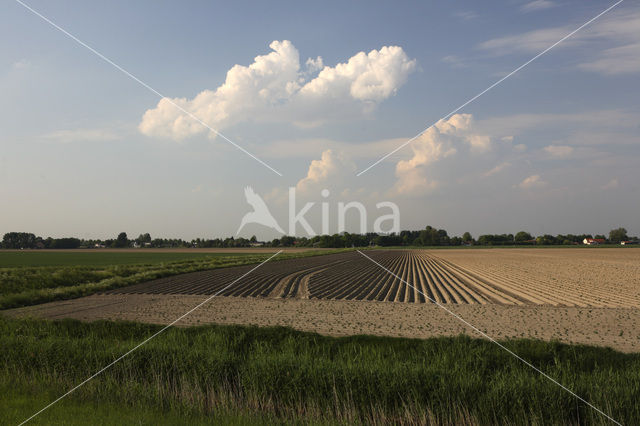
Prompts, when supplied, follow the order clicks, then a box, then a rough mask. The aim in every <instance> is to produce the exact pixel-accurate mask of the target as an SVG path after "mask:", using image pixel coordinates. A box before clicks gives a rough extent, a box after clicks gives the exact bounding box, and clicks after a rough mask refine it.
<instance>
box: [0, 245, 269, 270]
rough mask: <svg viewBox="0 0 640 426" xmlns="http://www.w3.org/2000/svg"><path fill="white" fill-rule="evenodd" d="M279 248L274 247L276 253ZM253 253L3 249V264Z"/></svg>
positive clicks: (123, 262) (161, 260) (94, 263)
mask: <svg viewBox="0 0 640 426" xmlns="http://www.w3.org/2000/svg"><path fill="white" fill-rule="evenodd" d="M276 251H277V250H275V249H274V253H275V252H276ZM252 255H255V254H252V253H238V252H235V253H234V252H233V250H231V251H230V252H229V253H203V252H193V253H185V252H177V253H176V252H157V251H154V252H145V251H136V252H132V251H120V252H118V251H98V250H94V251H89V250H88V251H86V252H78V251H65V250H58V251H29V250H26V251H17V250H16V251H13V250H11V251H10V250H0V268H16V267H21V266H23V267H27V266H107V265H131V264H136V263H144V264H156V263H167V262H178V261H185V260H203V259H208V258H215V257H229V256H252Z"/></svg>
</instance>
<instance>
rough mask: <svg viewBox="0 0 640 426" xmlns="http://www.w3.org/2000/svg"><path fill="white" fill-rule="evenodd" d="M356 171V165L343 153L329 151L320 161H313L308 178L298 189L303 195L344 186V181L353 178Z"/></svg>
mask: <svg viewBox="0 0 640 426" xmlns="http://www.w3.org/2000/svg"><path fill="white" fill-rule="evenodd" d="M355 170H356V167H355V164H354V163H353V162H352V161H351V160H350V159H348V158H346V157H345V156H344V155H343V154H342V153H339V152H334V151H333V150H331V149H327V150H325V151H324V152H323V153H322V155H321V157H320V159H319V160H312V161H311V164H310V165H309V170H308V171H307V176H305V177H304V178H303V179H301V180H300V181H299V182H298V184H297V185H296V189H297V190H299V191H301V192H303V193H308V192H310V191H312V190H316V191H320V190H322V189H325V188H327V189H329V188H330V187H333V186H335V185H338V184H343V183H344V179H345V178H349V177H352V176H353V174H354V172H355Z"/></svg>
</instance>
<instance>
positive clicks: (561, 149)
mask: <svg viewBox="0 0 640 426" xmlns="http://www.w3.org/2000/svg"><path fill="white" fill-rule="evenodd" d="M543 149H544V151H545V152H546V153H547V154H549V155H550V156H551V157H553V158H566V157H568V156H570V155H571V154H572V153H573V147H571V146H567V145H549V146H545V147H544V148H543Z"/></svg>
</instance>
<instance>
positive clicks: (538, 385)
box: [0, 319, 640, 424]
mask: <svg viewBox="0 0 640 426" xmlns="http://www.w3.org/2000/svg"><path fill="white" fill-rule="evenodd" d="M157 330H158V327H157V326H152V325H143V324H136V323H122V322H107V321H99V322H94V323H81V322H77V321H72V320H64V321H59V322H47V321H38V320H10V319H1V320H0V334H1V335H2V340H1V342H2V345H1V346H0V361H1V365H2V367H1V370H0V382H1V383H4V385H5V386H14V387H16V388H20V389H24V388H25V387H26V388H31V389H40V388H46V389H54V390H57V391H58V392H59V393H60V394H62V393H64V392H65V391H66V390H68V389H70V388H71V387H73V386H74V385H76V384H77V383H79V382H81V381H82V380H84V379H85V378H86V377H88V376H89V375H91V374H92V373H93V372H96V371H97V370H99V369H100V368H101V367H103V366H104V365H106V364H108V363H109V362H111V361H112V360H114V359H115V358H116V357H118V356H119V355H121V354H122V353H124V352H126V351H127V350H129V349H130V348H132V347H133V346H135V344H137V343H138V342H140V341H141V340H143V339H144V338H145V337H147V336H150V335H151V334H152V333H153V332H155V331H157ZM504 344H505V345H507V346H508V347H509V348H510V349H512V350H513V351H515V352H516V353H518V354H520V355H521V356H523V357H524V358H525V359H527V360H529V361H530V362H532V363H533V364H534V365H536V366H537V367H539V368H540V369H541V370H542V371H544V372H546V373H547V374H549V375H550V376H551V377H554V378H555V379H557V380H558V381H560V382H561V383H563V384H565V385H566V386H567V387H569V388H570V389H572V390H574V391H575V392H576V393H577V394H579V395H581V396H582V397H584V398H586V399H587V400H588V401H590V402H591V403H593V404H594V405H595V406H597V407H599V408H601V409H603V410H604V411H605V412H607V413H609V414H610V415H611V416H613V418H615V419H616V420H618V421H621V422H622V423H623V424H638V423H639V422H640V406H639V405H638V403H637V401H638V400H639V399H640V355H638V354H622V353H619V352H615V351H613V350H610V349H604V348H596V347H588V346H571V345H565V344H560V343H554V342H551V343H550V342H542V341H535V340H512V341H505V342H504ZM0 398H2V397H1V396H0ZM73 400H75V401H89V402H96V401H99V402H105V403H111V404H125V405H127V406H141V407H142V406H144V407H156V408H157V409H159V410H168V411H171V412H173V413H176V412H177V413H183V414H184V415H207V414H208V413H212V412H218V411H225V412H240V413H246V414H247V415H251V416H263V415H264V416H267V417H268V418H273V419H277V420H279V421H283V422H296V421H300V422H308V421H312V422H315V421H318V422H341V423H346V424H353V423H355V424H357V423H360V424H370V423H373V424H423V423H424V424H426V423H433V424H478V423H479V424H494V423H498V424H608V421H607V420H606V418H605V417H603V416H601V415H600V414H598V413H597V412H596V411H594V410H593V409H591V408H589V407H588V406H586V405H585V404H583V403H580V402H579V401H578V400H576V398H574V397H573V396H571V395H570V394H569V393H567V392H566V391H564V390H562V389H561V388H559V387H558V386H557V385H555V384H553V383H552V382H550V381H549V380H548V379H546V378H544V377H542V376H541V375H540V374H538V373H536V372H535V371H533V370H532V369H530V368H528V367H526V366H524V365H523V364H522V363H521V362H520V361H518V360H516V359H514V358H513V357H512V356H510V355H509V354H507V353H505V352H504V351H503V350H501V349H500V348H498V347H496V346H495V345H493V344H492V343H490V342H487V341H484V340H477V339H471V338H468V337H464V336H460V337H455V338H432V339H427V340H412V339H400V338H384V337H371V336H356V337H345V338H332V337H324V336H320V335H317V334H313V333H304V332H298V331H294V330H292V329H287V328H257V327H241V326H203V327H196V328H188V329H187V328H185V329H170V330H168V331H167V332H165V333H164V334H163V335H161V336H160V337H158V338H156V339H154V340H152V341H150V342H149V343H148V344H146V345H145V346H142V347H141V348H140V349H139V350H138V351H136V352H134V353H133V354H132V355H131V356H130V357H128V358H126V359H124V360H123V361H121V362H120V363H118V364H116V365H115V366H114V367H112V368H111V369H109V370H107V371H106V372H105V373H103V374H102V375H100V376H99V377H97V378H96V379H94V380H93V381H91V382H89V383H88V384H87V385H86V386H84V387H82V388H81V389H79V390H78V391H77V392H76V393H75V394H74V395H73ZM52 410H55V407H54V408H52ZM25 414H30V413H25ZM25 417H26V416H25Z"/></svg>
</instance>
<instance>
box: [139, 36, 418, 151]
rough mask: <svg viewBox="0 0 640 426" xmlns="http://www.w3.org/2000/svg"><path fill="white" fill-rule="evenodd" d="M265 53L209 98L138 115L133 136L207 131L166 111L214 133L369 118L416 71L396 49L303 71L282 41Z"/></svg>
mask: <svg viewBox="0 0 640 426" xmlns="http://www.w3.org/2000/svg"><path fill="white" fill-rule="evenodd" d="M269 47H270V48H271V50H272V51H271V52H270V53H268V54H266V55H260V56H256V57H255V59H254V61H253V63H252V64H250V65H249V66H243V65H234V66H233V67H232V68H231V69H230V70H229V71H228V72H227V76H226V80H225V82H224V83H223V84H221V85H220V86H218V87H217V88H216V89H214V90H203V91H202V92H200V93H199V94H198V95H196V96H195V97H194V98H193V99H186V98H173V99H168V98H164V99H161V100H160V102H158V104H157V106H156V107H155V108H153V109H149V110H147V111H146V112H145V114H144V116H143V117H142V121H141V123H140V125H139V130H140V131H141V132H142V133H143V134H145V135H148V136H156V137H167V138H172V139H176V140H181V139H184V138H186V137H189V136H192V135H195V134H198V133H203V132H206V131H207V129H206V128H205V127H204V126H203V125H202V124H201V123H198V122H197V121H196V120H194V119H193V118H192V117H189V116H188V115H186V114H184V113H183V112H182V111H180V110H179V109H178V108H176V106H175V105H173V103H175V104H177V105H179V106H180V107H181V108H183V109H184V110H186V111H189V112H190V113H192V114H193V115H195V116H196V117H198V118H199V119H200V120H202V121H204V122H205V123H207V124H208V125H210V126H212V127H213V128H215V129H217V130H219V129H222V128H225V127H228V126H230V125H233V124H236V123H239V122H246V121H294V122H297V123H299V124H301V125H304V124H318V123H321V122H323V121H325V120H326V119H327V118H328V117H333V118H338V117H341V116H342V115H344V110H348V111H349V112H353V111H360V112H364V111H368V110H370V109H371V108H372V107H374V106H375V105H376V104H377V103H379V102H381V101H383V100H384V99H387V98H388V97H390V96H393V95H394V94H395V93H396V91H397V90H398V88H399V87H401V86H402V85H403V84H404V83H405V82H406V81H407V78H408V76H409V74H411V73H412V72H413V71H414V70H415V68H416V61H415V60H412V59H409V57H408V56H407V55H406V53H405V52H404V50H403V49H402V48H401V47H399V46H384V47H382V48H381V49H379V50H372V51H370V52H369V53H365V52H360V53H357V54H356V55H354V56H352V57H351V58H349V59H348V60H347V62H344V63H339V64H337V65H336V66H335V67H330V66H326V65H324V63H323V60H322V58H321V57H317V58H315V59H308V60H307V61H306V63H305V66H304V67H302V66H301V64H300V54H299V52H298V50H297V49H296V48H295V46H294V45H293V44H292V43H291V42H290V41H288V40H284V41H274V42H272V43H271V44H270V45H269ZM318 71H319V72H318ZM316 74H317V75H316ZM314 75H315V77H313V76H314ZM211 136H215V135H211Z"/></svg>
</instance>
